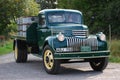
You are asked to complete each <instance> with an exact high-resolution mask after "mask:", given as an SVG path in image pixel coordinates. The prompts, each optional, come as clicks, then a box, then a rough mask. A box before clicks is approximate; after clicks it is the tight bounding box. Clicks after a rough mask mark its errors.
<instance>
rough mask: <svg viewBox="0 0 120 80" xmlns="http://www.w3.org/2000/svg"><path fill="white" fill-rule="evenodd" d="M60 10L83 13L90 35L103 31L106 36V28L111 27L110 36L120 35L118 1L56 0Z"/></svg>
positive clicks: (119, 6)
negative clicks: (75, 10) (65, 9)
mask: <svg viewBox="0 0 120 80" xmlns="http://www.w3.org/2000/svg"><path fill="white" fill-rule="evenodd" d="M58 1H59V5H58V7H60V8H67V9H77V10H80V11H82V12H83V15H84V19H85V24H87V25H88V26H89V28H90V32H91V33H96V32H99V31H103V32H104V33H105V34H108V32H109V31H108V30H109V29H108V26H109V25H111V26H112V35H114V36H115V37H119V35H120V33H119V30H120V15H119V14H120V5H119V4H120V1H119V0H58Z"/></svg>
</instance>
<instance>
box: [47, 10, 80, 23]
mask: <svg viewBox="0 0 120 80" xmlns="http://www.w3.org/2000/svg"><path fill="white" fill-rule="evenodd" d="M48 21H49V23H77V24H81V15H80V14H79V13H74V12H54V13H53V12H52V13H48Z"/></svg>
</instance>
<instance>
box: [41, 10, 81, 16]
mask: <svg viewBox="0 0 120 80" xmlns="http://www.w3.org/2000/svg"><path fill="white" fill-rule="evenodd" d="M56 11H61V12H76V13H80V14H81V15H82V12H80V11H78V10H72V9H44V10H41V11H40V12H39V13H48V12H56Z"/></svg>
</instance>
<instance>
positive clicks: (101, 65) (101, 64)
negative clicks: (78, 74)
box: [90, 58, 108, 71]
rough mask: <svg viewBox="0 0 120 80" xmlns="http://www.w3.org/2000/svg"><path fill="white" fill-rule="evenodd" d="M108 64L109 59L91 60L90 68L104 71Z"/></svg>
mask: <svg viewBox="0 0 120 80" xmlns="http://www.w3.org/2000/svg"><path fill="white" fill-rule="evenodd" d="M107 64H108V58H95V59H91V60H90V66H91V67H92V69H93V70H94V71H103V70H104V69H105V68H106V66H107Z"/></svg>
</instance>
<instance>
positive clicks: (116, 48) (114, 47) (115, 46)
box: [110, 40, 120, 63]
mask: <svg viewBox="0 0 120 80" xmlns="http://www.w3.org/2000/svg"><path fill="white" fill-rule="evenodd" d="M110 62H116V63H120V40H112V42H111V54H110Z"/></svg>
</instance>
